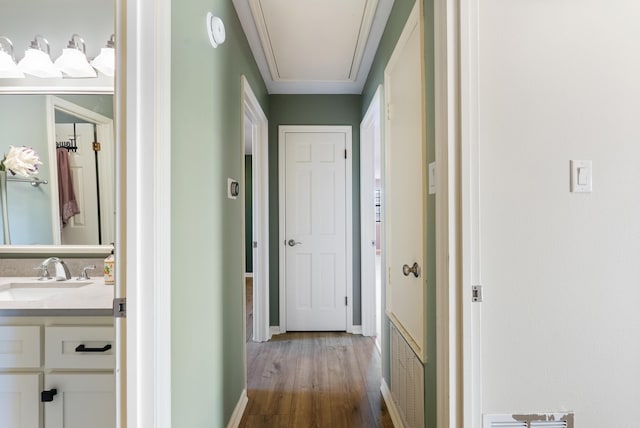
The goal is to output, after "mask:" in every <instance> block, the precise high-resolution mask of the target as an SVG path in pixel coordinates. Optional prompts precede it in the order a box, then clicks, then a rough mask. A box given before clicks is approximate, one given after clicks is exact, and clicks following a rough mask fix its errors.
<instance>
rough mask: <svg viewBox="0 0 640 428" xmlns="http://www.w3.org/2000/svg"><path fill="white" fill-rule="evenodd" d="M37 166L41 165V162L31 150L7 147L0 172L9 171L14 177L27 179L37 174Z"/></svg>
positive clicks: (23, 147) (28, 148)
mask: <svg viewBox="0 0 640 428" xmlns="http://www.w3.org/2000/svg"><path fill="white" fill-rule="evenodd" d="M38 165H42V162H40V157H39V156H38V153H36V151H35V150H33V149H32V148H30V147H25V146H22V147H13V146H9V153H8V154H7V155H5V157H4V160H3V161H2V164H1V165H0V170H9V171H10V172H11V173H12V174H14V175H15V174H18V175H20V176H22V177H25V178H29V177H31V176H32V175H36V174H37V173H38Z"/></svg>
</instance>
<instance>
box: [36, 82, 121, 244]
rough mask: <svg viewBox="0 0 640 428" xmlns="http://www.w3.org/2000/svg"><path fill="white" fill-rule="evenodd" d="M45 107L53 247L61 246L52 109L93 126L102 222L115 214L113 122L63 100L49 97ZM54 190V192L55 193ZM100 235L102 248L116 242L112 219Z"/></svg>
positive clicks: (104, 224) (53, 115)
mask: <svg viewBox="0 0 640 428" xmlns="http://www.w3.org/2000/svg"><path fill="white" fill-rule="evenodd" d="M46 105H47V131H48V134H49V143H48V145H47V146H48V155H49V160H50V164H51V165H50V168H49V174H50V177H49V182H50V185H51V213H52V215H51V220H52V224H51V230H52V234H53V244H54V245H61V243H62V238H61V231H60V216H59V215H58V213H59V212H60V210H59V202H58V192H57V189H58V164H57V162H55V161H54V160H55V159H56V121H55V110H60V111H63V112H65V113H67V114H70V115H73V116H75V117H78V118H81V119H83V120H85V121H87V122H90V123H93V124H94V125H96V134H97V137H98V141H100V142H101V143H102V148H101V150H100V156H99V157H98V162H99V168H98V179H99V180H98V182H99V183H100V216H101V218H102V219H106V218H110V217H112V215H113V213H114V212H115V153H114V150H115V142H114V135H113V129H114V128H113V119H111V118H109V117H106V116H103V115H101V114H99V113H96V112H94V111H92V110H89V109H87V108H84V107H82V106H80V105H78V104H75V103H73V102H70V101H67V100H64V99H62V98H58V97H55V96H53V95H48V96H47V98H46ZM54 189H55V191H54ZM100 232H101V236H102V242H103V245H105V244H108V243H110V242H114V240H115V218H114V219H113V221H102V222H101V227H100Z"/></svg>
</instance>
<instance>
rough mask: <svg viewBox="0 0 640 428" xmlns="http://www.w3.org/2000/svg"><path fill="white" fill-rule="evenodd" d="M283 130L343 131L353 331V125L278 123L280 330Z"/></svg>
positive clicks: (283, 311)
mask: <svg viewBox="0 0 640 428" xmlns="http://www.w3.org/2000/svg"><path fill="white" fill-rule="evenodd" d="M286 132H342V133H344V134H345V137H346V144H345V146H346V150H347V159H346V165H345V200H346V201H345V202H346V203H345V216H346V224H345V234H346V237H345V238H346V239H345V241H346V246H347V247H346V255H347V262H346V269H345V273H346V287H347V289H346V294H347V326H346V331H347V333H353V332H354V325H353V150H352V139H353V137H352V128H351V126H334V125H280V126H278V202H279V209H280V211H279V215H278V220H279V233H278V239H279V242H282V244H280V245H279V248H280V250H279V251H278V254H279V257H280V263H279V266H280V272H279V281H278V289H279V293H280V299H279V300H280V302H279V309H280V328H279V331H280V333H286V332H287V305H286V302H287V299H286V281H285V278H286V263H285V245H286V243H285V240H286V237H285V226H286V218H285V210H286V205H285V202H286V198H285V194H286V190H285V170H286V157H285V148H284V144H285V139H284V136H285V133H286Z"/></svg>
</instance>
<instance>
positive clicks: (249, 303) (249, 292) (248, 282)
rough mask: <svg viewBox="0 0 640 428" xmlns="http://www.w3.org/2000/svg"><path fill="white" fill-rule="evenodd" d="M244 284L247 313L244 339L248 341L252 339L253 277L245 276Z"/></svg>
mask: <svg viewBox="0 0 640 428" xmlns="http://www.w3.org/2000/svg"><path fill="white" fill-rule="evenodd" d="M245 286H246V299H245V305H246V314H247V324H246V328H247V332H246V341H247V342H248V341H250V340H252V339H253V278H252V277H250V276H249V277H247V278H246V279H245Z"/></svg>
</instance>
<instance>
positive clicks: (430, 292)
mask: <svg viewBox="0 0 640 428" xmlns="http://www.w3.org/2000/svg"><path fill="white" fill-rule="evenodd" d="M414 3H415V2H414V0H395V2H394V5H393V9H392V11H391V16H390V17H389V20H388V21H387V26H386V28H385V32H384V34H383V36H382V41H381V43H380V46H379V48H378V51H377V53H376V57H375V59H374V62H373V66H372V68H371V71H370V73H369V76H368V78H367V82H366V84H365V87H364V89H363V91H362V110H361V112H362V117H364V114H365V113H366V111H367V108H368V107H369V104H370V103H371V99H372V98H373V95H374V94H375V91H376V89H377V88H378V86H379V85H381V84H383V83H384V69H385V67H386V65H387V63H388V62H389V58H391V54H392V53H393V49H394V48H395V45H396V43H397V41H398V38H399V37H400V34H401V33H402V30H403V28H404V25H405V23H406V21H407V18H408V17H409V14H410V13H411V9H412V8H413V5H414ZM423 7H424V9H423V11H424V48H425V74H426V77H425V99H426V106H425V107H426V108H425V111H426V118H425V119H426V127H427V163H430V162H433V161H435V92H434V79H433V75H434V58H435V52H434V33H433V31H434V25H433V24H434V6H433V0H423ZM383 98H384V96H383ZM383 126H384V124H383ZM383 157H384V153H383ZM383 162H384V160H383ZM435 213H436V199H435V195H428V196H427V217H426V219H425V226H426V230H427V247H426V255H427V266H426V269H425V273H426V275H425V281H426V283H425V285H424V286H425V287H426V299H427V317H426V324H427V325H426V334H427V342H426V343H427V360H428V364H426V365H425V426H426V427H435V426H436V394H437V393H436V306H435V301H436V291H435V290H436V289H435V284H436V253H435V250H436V240H435V238H436V236H435V230H436V229H435V224H436V222H435V218H436V215H435ZM383 283H384V275H383ZM382 296H383V300H384V296H385V293H384V292H383V293H382ZM383 314H384V311H383ZM382 330H383V331H382V335H383V342H382V343H386V344H389V319H388V318H386V316H385V317H384V322H383V329H382ZM382 352H383V362H384V364H383V367H382V375H383V377H384V379H385V380H386V381H387V384H389V381H390V375H391V374H390V366H389V347H388V346H385V347H384V348H383V350H382Z"/></svg>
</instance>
